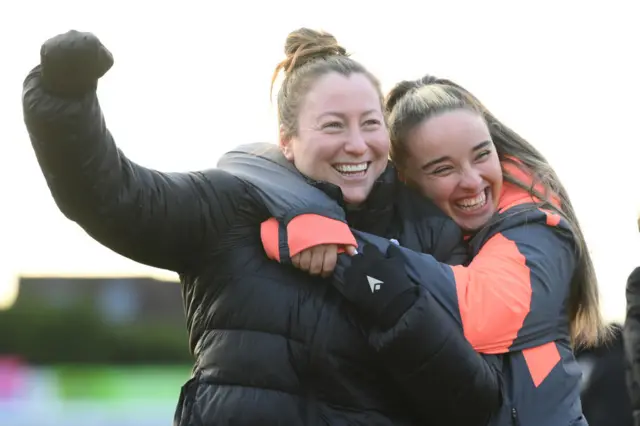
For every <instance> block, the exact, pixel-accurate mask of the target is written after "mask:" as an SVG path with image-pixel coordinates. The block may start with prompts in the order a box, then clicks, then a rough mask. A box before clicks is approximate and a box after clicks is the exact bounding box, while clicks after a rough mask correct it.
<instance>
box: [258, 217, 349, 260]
mask: <svg viewBox="0 0 640 426" xmlns="http://www.w3.org/2000/svg"><path fill="white" fill-rule="evenodd" d="M280 231H281V228H280V224H279V223H278V221H277V220H276V219H275V218H271V219H268V220H266V221H264V222H263V223H262V225H261V229H260V234H261V239H262V245H263V247H264V249H265V252H266V253H267V256H268V257H269V258H270V259H274V260H277V261H281V256H280V245H281V243H280V240H281V238H280V237H281V236H280ZM286 234H287V235H286V240H285V241H286V245H287V248H288V255H289V257H293V256H295V255H296V254H298V253H300V252H302V251H303V250H305V249H308V248H311V247H314V246H317V245H321V244H337V245H339V246H347V245H352V246H355V247H357V246H358V244H357V242H356V239H355V237H354V236H353V234H352V233H351V230H350V229H349V225H347V224H346V223H344V222H341V221H339V220H335V219H330V218H327V217H324V216H319V215H316V214H303V215H300V216H296V217H295V218H293V219H292V220H291V221H290V222H289V223H288V225H287V227H286ZM340 251H343V249H340Z"/></svg>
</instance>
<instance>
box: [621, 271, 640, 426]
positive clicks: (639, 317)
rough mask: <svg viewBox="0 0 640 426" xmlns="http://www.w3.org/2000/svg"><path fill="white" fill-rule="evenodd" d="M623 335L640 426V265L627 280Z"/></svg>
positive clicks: (635, 417)
mask: <svg viewBox="0 0 640 426" xmlns="http://www.w3.org/2000/svg"><path fill="white" fill-rule="evenodd" d="M623 337H624V350H625V358H626V365H627V387H628V391H629V396H630V397H631V408H632V410H633V421H634V423H633V424H634V425H635V426H640V267H638V268H636V269H635V270H634V271H633V272H632V273H631V275H629V279H628V280H627V316H626V319H625V323H624V331H623Z"/></svg>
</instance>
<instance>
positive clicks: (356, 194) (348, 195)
mask: <svg viewBox="0 0 640 426" xmlns="http://www.w3.org/2000/svg"><path fill="white" fill-rule="evenodd" d="M369 192H371V191H364V190H363V191H346V192H345V191H343V192H342V197H343V198H344V202H345V204H348V205H350V206H358V205H360V204H362V203H364V202H365V201H367V197H368V196H369Z"/></svg>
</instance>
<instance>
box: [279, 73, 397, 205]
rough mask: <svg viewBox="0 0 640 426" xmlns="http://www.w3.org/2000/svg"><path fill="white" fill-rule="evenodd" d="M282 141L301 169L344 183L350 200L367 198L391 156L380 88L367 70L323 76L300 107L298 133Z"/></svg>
mask: <svg viewBox="0 0 640 426" xmlns="http://www.w3.org/2000/svg"><path fill="white" fill-rule="evenodd" d="M280 145H281V147H282V150H283V152H284V155H285V157H287V159H288V160H289V161H292V162H293V163H294V164H295V166H296V167H297V168H298V170H300V172H301V173H303V174H304V175H306V176H308V177H310V178H312V179H315V180H320V181H325V182H329V183H332V184H334V185H337V186H339V187H340V189H341V190H342V194H343V196H344V199H345V202H346V203H347V204H356V205H357V204H360V203H362V202H364V201H365V200H366V198H367V196H368V195H369V193H370V192H371V189H372V188H373V184H374V183H375V181H376V179H378V177H379V176H380V175H381V174H382V172H383V171H384V170H385V168H386V166H387V161H388V155H389V133H388V132H387V128H386V126H385V122H384V116H383V113H382V106H381V102H380V94H379V92H378V90H377V89H376V87H375V86H374V85H373V84H372V82H371V80H370V79H369V78H368V77H367V76H366V75H364V74H362V73H352V74H350V75H348V76H345V75H342V74H339V73H336V72H331V73H328V74H326V75H324V76H322V77H320V78H319V79H318V80H317V81H316V82H315V83H314V84H313V86H312V87H311V89H310V90H309V92H308V93H307V94H306V97H305V99H304V101H303V103H302V105H301V107H300V113H299V115H298V128H297V132H296V134H295V135H294V136H292V137H290V138H286V137H284V136H283V137H281V139H280Z"/></svg>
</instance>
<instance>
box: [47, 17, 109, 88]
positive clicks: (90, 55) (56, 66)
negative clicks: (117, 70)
mask: <svg viewBox="0 0 640 426" xmlns="http://www.w3.org/2000/svg"><path fill="white" fill-rule="evenodd" d="M112 65H113V56H112V55H111V52H109V50H107V48H106V47H104V46H103V45H102V43H100V40H98V37H96V36H95V35H93V34H91V33H85V32H79V31H75V30H71V31H68V32H66V33H64V34H59V35H57V36H55V37H53V38H50V39H49V40H47V41H46V42H45V43H44V44H43V45H42V48H41V49H40V67H41V69H40V71H41V76H42V77H41V79H42V84H43V86H44V89H45V90H46V91H47V92H49V93H51V94H53V95H57V96H62V97H80V96H82V95H84V94H86V93H88V92H90V91H93V90H95V89H96V88H97V86H98V79H99V78H100V77H102V76H103V75H105V73H106V72H107V71H109V69H110V68H111V66H112Z"/></svg>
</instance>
